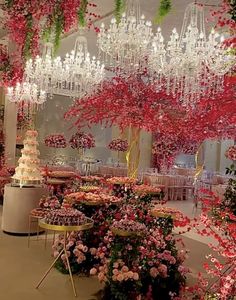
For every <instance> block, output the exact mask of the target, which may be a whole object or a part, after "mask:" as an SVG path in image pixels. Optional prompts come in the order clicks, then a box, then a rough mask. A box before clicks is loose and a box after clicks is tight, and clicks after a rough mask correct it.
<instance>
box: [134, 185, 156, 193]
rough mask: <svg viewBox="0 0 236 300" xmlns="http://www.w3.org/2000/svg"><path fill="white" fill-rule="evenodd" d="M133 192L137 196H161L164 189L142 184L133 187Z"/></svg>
mask: <svg viewBox="0 0 236 300" xmlns="http://www.w3.org/2000/svg"><path fill="white" fill-rule="evenodd" d="M133 191H134V192H135V193H137V194H143V195H146V194H153V195H155V194H160V193H161V191H162V188H160V187H156V186H151V185H148V184H140V185H135V186H134V187H133Z"/></svg>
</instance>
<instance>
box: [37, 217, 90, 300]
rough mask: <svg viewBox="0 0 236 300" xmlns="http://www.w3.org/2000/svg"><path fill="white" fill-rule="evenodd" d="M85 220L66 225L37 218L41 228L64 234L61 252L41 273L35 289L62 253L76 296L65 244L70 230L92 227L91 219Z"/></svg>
mask: <svg viewBox="0 0 236 300" xmlns="http://www.w3.org/2000/svg"><path fill="white" fill-rule="evenodd" d="M87 221H88V222H87V223H85V224H83V225H77V226H66V225H52V224H48V223H46V222H45V219H40V220H39V226H40V227H41V228H43V229H47V230H53V231H58V232H59V231H60V232H63V234H64V244H63V249H62V250H61V252H60V253H59V254H58V255H57V257H56V258H55V260H54V261H53V263H52V264H51V266H50V267H49V269H48V270H47V271H46V273H45V274H44V275H43V277H42V278H41V280H40V281H39V283H38V284H37V286H36V289H38V288H39V286H40V285H41V283H42V282H43V281H44V279H45V278H46V277H47V275H48V274H49V272H50V271H51V269H52V268H53V266H54V265H55V264H56V262H57V261H58V259H59V258H60V257H61V255H62V254H63V253H64V255H65V257H66V262H67V265H68V269H69V275H70V280H71V285H72V289H73V292H74V295H75V297H77V293H76V289H75V284H74V280H73V276H72V272H71V267H70V261H69V258H68V255H67V250H66V244H67V240H68V236H69V233H70V232H71V231H83V230H88V229H91V228H92V227H93V224H94V222H93V220H92V219H90V218H87Z"/></svg>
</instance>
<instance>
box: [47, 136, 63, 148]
mask: <svg viewBox="0 0 236 300" xmlns="http://www.w3.org/2000/svg"><path fill="white" fill-rule="evenodd" d="M44 143H45V145H46V146H47V147H52V148H66V146H67V144H66V139H65V137H64V135H63V134H50V135H48V136H46V137H45V139H44Z"/></svg>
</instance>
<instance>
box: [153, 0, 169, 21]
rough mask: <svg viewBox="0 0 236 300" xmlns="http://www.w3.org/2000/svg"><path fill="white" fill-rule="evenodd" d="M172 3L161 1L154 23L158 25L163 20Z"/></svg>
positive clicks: (165, 0)
mask: <svg viewBox="0 0 236 300" xmlns="http://www.w3.org/2000/svg"><path fill="white" fill-rule="evenodd" d="M171 7H172V1H171V0H161V2H160V5H159V8H158V11H157V14H156V17H155V23H157V24H159V23H161V21H162V20H163V19H164V17H165V16H166V15H168V13H169V12H170V11H171Z"/></svg>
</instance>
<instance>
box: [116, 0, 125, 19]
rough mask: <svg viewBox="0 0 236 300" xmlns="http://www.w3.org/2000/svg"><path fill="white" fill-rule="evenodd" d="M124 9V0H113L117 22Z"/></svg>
mask: <svg viewBox="0 0 236 300" xmlns="http://www.w3.org/2000/svg"><path fill="white" fill-rule="evenodd" d="M124 10H125V1H124V0H115V17H116V22H117V24H119V23H120V20H121V16H122V13H123V12H124Z"/></svg>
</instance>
